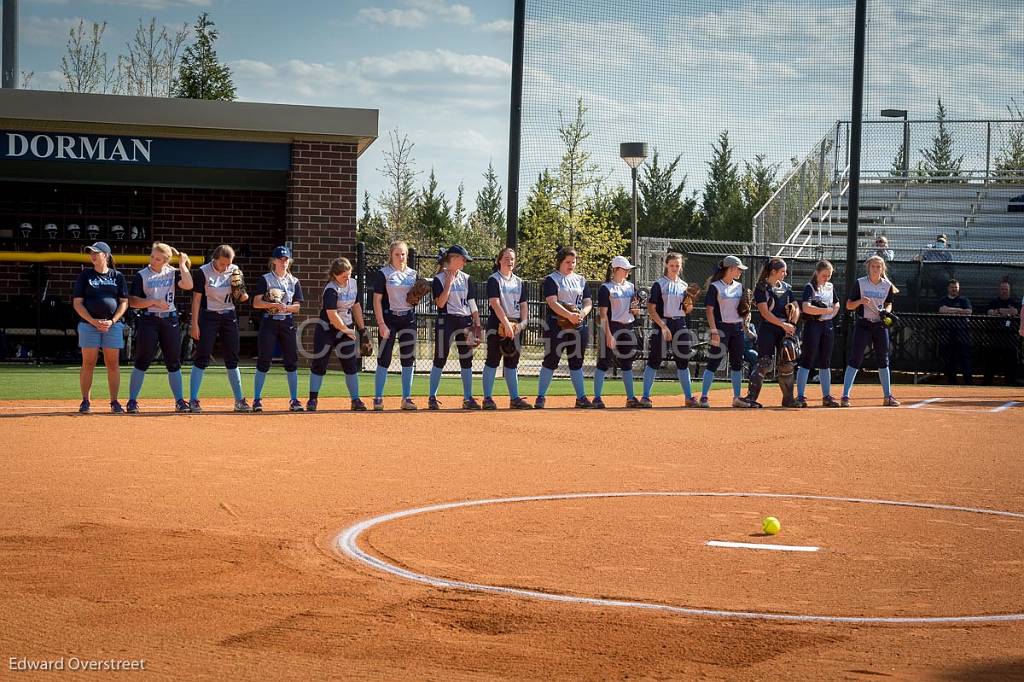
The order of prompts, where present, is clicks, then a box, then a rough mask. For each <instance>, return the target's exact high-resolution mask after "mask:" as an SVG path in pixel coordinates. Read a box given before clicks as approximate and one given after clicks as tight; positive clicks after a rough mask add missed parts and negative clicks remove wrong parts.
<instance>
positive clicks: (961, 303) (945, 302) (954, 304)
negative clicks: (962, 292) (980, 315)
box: [937, 296, 973, 310]
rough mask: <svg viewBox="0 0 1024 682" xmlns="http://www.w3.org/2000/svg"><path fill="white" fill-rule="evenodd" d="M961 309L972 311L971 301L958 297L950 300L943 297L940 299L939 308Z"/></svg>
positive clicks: (964, 297) (947, 297)
mask: <svg viewBox="0 0 1024 682" xmlns="http://www.w3.org/2000/svg"><path fill="white" fill-rule="evenodd" d="M943 306H945V307H946V308H959V309H960V310H972V309H973V308H972V307H971V299H969V298H967V297H966V296H957V297H956V298H950V297H949V296H943V297H942V298H940V299H939V305H938V306H937V307H938V308H942V307H943Z"/></svg>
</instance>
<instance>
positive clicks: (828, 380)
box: [818, 369, 832, 398]
mask: <svg viewBox="0 0 1024 682" xmlns="http://www.w3.org/2000/svg"><path fill="white" fill-rule="evenodd" d="M818 381H820V382H821V397H822V398H824V397H825V396H827V395H832V370H830V369H820V370H818Z"/></svg>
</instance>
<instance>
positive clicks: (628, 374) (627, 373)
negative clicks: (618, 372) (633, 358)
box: [622, 369, 636, 400]
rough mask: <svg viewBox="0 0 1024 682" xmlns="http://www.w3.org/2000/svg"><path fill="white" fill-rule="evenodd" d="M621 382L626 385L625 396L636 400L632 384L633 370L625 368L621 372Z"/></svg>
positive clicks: (634, 388)
mask: <svg viewBox="0 0 1024 682" xmlns="http://www.w3.org/2000/svg"><path fill="white" fill-rule="evenodd" d="M622 383H623V385H625V387H626V397H627V398H628V399H630V400H636V387H635V386H633V370H631V369H627V370H624V371H623V372H622Z"/></svg>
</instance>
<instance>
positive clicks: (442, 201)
mask: <svg viewBox="0 0 1024 682" xmlns="http://www.w3.org/2000/svg"><path fill="white" fill-rule="evenodd" d="M416 208H417V221H418V223H419V227H420V230H421V231H422V233H423V236H424V237H426V239H427V241H428V242H429V244H430V245H431V246H434V247H442V246H446V245H447V242H449V241H450V240H451V236H452V212H451V205H450V204H449V203H448V200H447V199H446V198H445V196H444V192H442V191H440V190H438V188H437V176H436V175H435V174H434V169H433V168H431V169H430V179H429V180H428V181H427V186H426V187H424V188H423V189H422V190H421V191H420V195H419V198H418V201H417V206H416ZM421 246H422V245H421Z"/></svg>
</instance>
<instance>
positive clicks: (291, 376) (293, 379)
mask: <svg viewBox="0 0 1024 682" xmlns="http://www.w3.org/2000/svg"><path fill="white" fill-rule="evenodd" d="M285 377H287V379H288V395H289V397H291V399H292V400H298V399H299V372H298V370H292V371H291V372H285Z"/></svg>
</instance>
